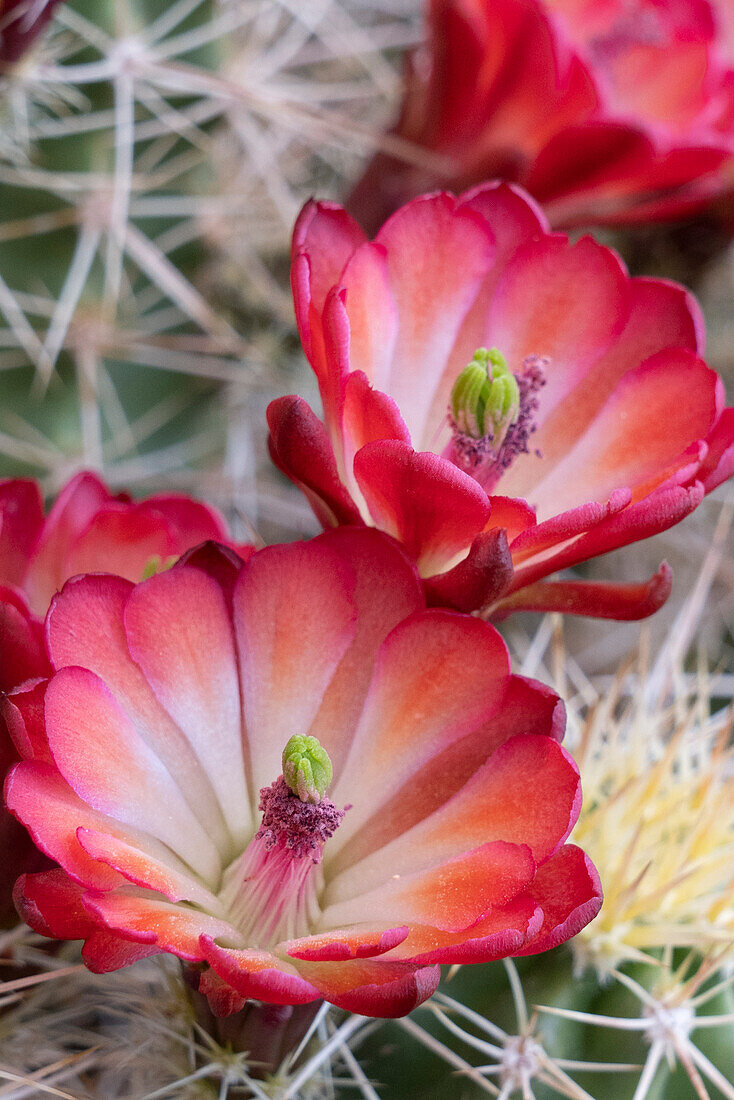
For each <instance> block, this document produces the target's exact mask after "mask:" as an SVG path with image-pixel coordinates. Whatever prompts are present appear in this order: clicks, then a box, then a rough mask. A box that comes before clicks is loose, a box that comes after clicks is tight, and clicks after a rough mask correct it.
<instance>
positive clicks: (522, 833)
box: [5, 528, 600, 1016]
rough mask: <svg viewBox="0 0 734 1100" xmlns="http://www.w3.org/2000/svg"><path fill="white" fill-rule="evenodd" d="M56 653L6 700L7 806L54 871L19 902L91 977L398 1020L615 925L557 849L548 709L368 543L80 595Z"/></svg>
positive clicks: (108, 583)
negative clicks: (182, 975) (172, 978)
mask: <svg viewBox="0 0 734 1100" xmlns="http://www.w3.org/2000/svg"><path fill="white" fill-rule="evenodd" d="M46 638H47V645H48V653H49V659H50V661H51V663H52V666H53V674H52V676H51V677H50V679H48V681H47V682H45V683H44V682H42V683H36V684H33V685H25V686H24V687H22V688H19V689H17V690H16V691H14V692H12V693H11V694H10V695H9V696H8V698H7V700H6V704H5V709H6V718H7V721H8V724H9V727H10V729H11V730H12V732H13V735H14V738H15V740H16V744H17V746H18V749H19V751H20V752H21V754H22V755H23V757H24V759H23V761H22V762H21V763H19V764H18V765H17V766H16V767H15V768H14V770H13V771H12V772H11V773H10V775H9V777H8V779H7V782H6V786H5V796H6V800H7V805H8V807H9V808H10V810H11V811H12V813H14V814H15V815H16V816H17V817H18V818H19V819H20V820H21V821H22V822H23V823H24V824H25V826H26V827H27V829H28V830H29V832H30V833H31V835H32V836H33V838H34V840H35V842H36V843H37V844H38V845H39V847H40V848H41V849H42V850H43V851H44V852H45V853H46V854H47V855H48V856H49V857H51V858H52V859H53V860H55V861H57V862H58V864H59V865H60V867H59V868H57V869H54V870H51V871H47V872H42V873H40V874H38V875H26V876H24V877H22V878H21V879H20V881H19V883H18V887H17V891H16V897H17V903H18V906H19V910H20V912H21V913H22V915H23V916H24V917H25V919H26V920H27V921H28V923H29V924H30V925H31V927H32V928H34V929H35V930H36V931H38V932H40V933H42V934H44V935H47V936H56V937H67V938H83V939H84V940H85V945H84V949H83V957H84V959H85V961H86V963H87V965H88V966H89V967H90V968H91V969H92V970H94V971H98V972H100V971H109V970H114V969H116V968H118V967H120V966H124V965H126V964H128V963H131V962H133V961H135V960H136V959H139V958H141V957H143V956H147V955H153V954H156V953H158V952H169V953H172V954H174V955H177V956H178V957H179V958H180V959H181V960H182V961H183V962H184V964H185V968H186V974H187V978H188V980H189V982H193V983H194V984H195V985H196V986H197V988H198V992H199V993H201V994H204V995H205V996H207V997H208V999H209V1002H210V1005H211V1007H212V1009H213V1011H214V1012H215V1013H216V1014H218V1015H227V1014H231V1013H233V1012H235V1011H238V1010H239V1009H240V1008H241V1007H242V1006H243V1004H244V1002H245V1000H247V999H248V998H255V999H257V1000H260V1001H266V1002H273V1003H276V1004H286V1005H296V1004H304V1003H308V1002H311V1001H314V1000H317V999H320V998H325V999H326V1000H328V1001H330V1002H332V1003H333V1004H336V1005H340V1006H342V1007H344V1008H347V1009H352V1010H355V1011H357V1012H362V1013H366V1014H370V1015H374V1016H396V1015H400V1014H403V1013H406V1012H409V1011H410V1010H411V1009H412V1008H414V1007H415V1006H416V1005H417V1004H419V1003H420V1002H421V1001H423V1000H424V999H425V998H426V997H427V996H429V995H430V994H431V992H432V991H433V990H434V988H435V986H436V983H437V982H438V979H439V969H440V968H439V964H440V963H443V962H447V963H459V962H463V963H468V962H480V961H483V960H486V959H495V958H498V957H502V956H506V955H511V954H531V953H535V952H538V951H542V950H545V949H546V948H549V947H551V946H553V945H555V944H557V943H560V942H562V941H564V940H566V939H567V938H568V937H569V936H572V935H573V934H574V933H575V932H577V931H578V930H579V929H580V928H581V927H583V926H584V925H585V924H586V923H587V922H588V921H589V920H590V919H591V918H592V917H593V916H594V915H595V914H596V913H597V911H598V909H599V906H600V888H599V882H598V878H597V875H596V872H595V870H594V868H593V867H592V865H591V864H590V862H589V860H588V859H587V858H586V856H585V855H584V853H583V852H582V851H581V850H580V849H578V848H577V847H575V846H573V845H570V844H567V843H565V842H566V839H567V837H568V835H569V832H570V830H571V828H572V826H573V824H574V822H575V820H576V818H577V816H578V812H579V806H580V788H579V778H578V771H577V768H576V766H575V764H574V763H573V761H572V760H571V758H570V757H569V756H568V754H567V753H566V752H565V750H564V749H563V748H562V747H561V745H560V743H559V740H560V737H561V736H562V732H563V725H564V718H563V708H562V705H561V704H560V701H559V700H558V698H557V697H556V696H555V695H554V694H553V693H552V692H551V691H550V690H549V689H547V688H545V687H543V686H542V685H540V684H538V683H536V682H534V681H529V680H526V679H524V678H522V677H519V676H513V675H511V674H510V671H509V663H508V655H507V651H506V649H505V646H504V644H503V642H502V640H501V638H500V637H499V635H498V634H497V633H496V631H495V630H494V628H493V627H491V626H489V625H488V624H487V623H485V622H483V621H481V620H480V619H476V618H472V617H470V616H465V615H462V614H459V613H457V612H453V611H449V610H445V609H428V610H427V609H426V607H425V600H424V594H423V586H422V584H421V583H420V580H419V578H418V576H417V574H416V572H415V569H414V567H413V565H412V563H411V562H410V561H409V559H408V558H407V556H406V555H405V554H404V553H403V551H402V550H401V549H400V547H399V546H398V545H397V544H396V543H395V542H394V540H392V539H389V538H387V537H386V536H384V535H383V534H381V533H380V532H377V531H371V530H366V529H364V528H358V529H343V530H339V531H334V532H329V533H327V534H325V535H322V536H320V537H319V538H317V539H315V540H313V541H311V542H308V543H296V544H293V545H290V546H276V547H271V548H268V549H265V550H262V551H260V552H258V553H256V554H255V555H254V556H252V557H251V558H250V560H249V561H248V562H247V563H246V564H242V563H241V562H239V561H238V560H237V559H236V558H235V556H234V555H233V554H232V553H231V551H228V550H223V549H221V548H217V547H215V546H212V545H208V546H206V547H204V548H201V549H199V550H197V551H194V552H193V553H191V554H189V555H186V556H185V557H184V558H183V559H182V560H181V562H180V563H179V564H177V565H175V566H174V567H173V568H172V569H170V570H168V571H166V572H162V573H159V574H157V575H155V576H153V577H151V578H150V579H148V580H146V581H143V582H141V583H139V584H137V585H135V584H132V583H131V582H129V581H126V580H124V579H122V578H120V577H114V576H108V575H91V576H84V577H78V578H75V579H74V580H72V581H70V582H69V583H68V584H67V585H66V586H65V587H64V589H63V591H62V592H61V594H60V595H58V596H57V597H56V598H55V599H54V601H53V604H52V606H51V609H50V611H49V614H48V617H47V621H46Z"/></svg>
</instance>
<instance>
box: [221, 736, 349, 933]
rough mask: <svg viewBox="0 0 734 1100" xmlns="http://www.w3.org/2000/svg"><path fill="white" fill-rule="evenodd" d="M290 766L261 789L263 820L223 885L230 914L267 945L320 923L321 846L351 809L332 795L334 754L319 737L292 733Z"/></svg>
mask: <svg viewBox="0 0 734 1100" xmlns="http://www.w3.org/2000/svg"><path fill="white" fill-rule="evenodd" d="M283 773H284V774H283V775H281V776H279V777H278V779H276V780H275V782H274V783H272V784H271V785H270V786H269V787H263V788H262V789H261V791H260V805H259V808H260V810H261V811H262V814H263V816H262V822H261V824H260V828H259V829H258V831H257V832H256V833H255V836H254V837H253V839H252V840H251V841H250V843H249V845H248V846H247V848H246V850H245V851H244V852H243V854H242V855H241V856H240V857H239V859H237V860H236V861H235V862H234V863H233V864H232V865H231V866H230V867H229V868H228V869H227V872H226V874H225V880H224V885H223V888H222V891H221V893H220V897H221V899H222V901H223V903H224V904H225V906H226V907H227V910H228V914H229V919H230V920H231V921H232V923H233V924H234V925H235V926H236V927H237V928H239V929H240V931H241V932H242V934H243V936H244V937H245V939H246V941H247V942H248V943H250V944H252V945H253V946H257V947H260V948H262V949H269V948H272V947H273V946H274V945H275V944H276V943H280V942H282V941H283V940H290V939H297V938H298V937H300V936H305V935H308V934H309V932H310V931H311V930H312V929H313V928H314V927H315V924H316V921H317V918H318V916H319V912H320V909H319V903H318V898H319V894H320V892H321V888H322V886H323V875H322V872H321V868H320V866H319V865H320V863H321V854H322V851H323V848H324V845H325V844H326V841H327V840H328V839H329V837H331V836H333V835H334V833H335V832H336V830H337V829H338V827H339V824H340V822H341V820H342V818H343V817H344V813H345V811H344V810H340V809H339V808H338V807H337V806H336V805H335V804H334V803H333V802H332V801H331V799H330V798H327V797H326V794H325V791H326V786H327V784H328V783H329V782H330V781H331V762H330V760H329V757H328V755H327V754H326V752H325V750H324V749H322V747H321V745H320V744H319V743H318V741H317V740H316V738H311V737H309V738H291V740H290V741H289V742H288V745H286V749H285V751H284V753H283ZM289 779H290V782H289Z"/></svg>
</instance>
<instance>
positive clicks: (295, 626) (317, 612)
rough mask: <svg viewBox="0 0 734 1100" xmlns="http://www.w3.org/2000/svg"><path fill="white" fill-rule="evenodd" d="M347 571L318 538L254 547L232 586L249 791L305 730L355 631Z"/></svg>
mask: <svg viewBox="0 0 734 1100" xmlns="http://www.w3.org/2000/svg"><path fill="white" fill-rule="evenodd" d="M353 590H354V576H353V574H352V573H351V570H350V569H349V567H348V565H347V564H346V563H345V561H344V559H343V558H342V557H341V556H339V555H337V554H336V553H334V551H333V550H331V549H330V548H329V547H328V546H327V545H324V544H323V543H294V544H292V545H290V546H274V547H269V548H267V549H266V550H261V551H260V552H259V553H258V554H255V556H254V557H253V558H252V559H251V560H250V562H249V563H248V564H247V565H246V566H245V568H244V569H243V571H242V573H241V575H240V579H239V582H238V584H237V587H236V589H235V594H234V616H235V629H236V634H237V644H238V647H239V658H240V679H241V686H242V698H243V706H244V715H245V723H246V727H247V731H248V751H249V756H250V761H249V766H250V768H251V775H252V779H251V782H252V786H253V793H255V792H257V791H258V790H260V788H261V787H264V786H267V785H269V784H270V783H272V782H273V780H274V779H276V778H277V777H278V775H279V774H280V769H281V754H282V751H283V748H284V747H285V744H286V742H287V741H288V739H289V738H290V737H292V736H293V735H294V734H306V733H308V731H309V727H310V726H311V723H312V722H313V721H314V719H315V717H316V715H317V714H318V712H319V708H320V707H321V705H322V702H323V699H324V694H325V692H326V690H327V688H328V686H329V684H330V682H331V680H332V679H333V677H334V675H335V673H336V670H337V668H338V666H339V663H340V662H341V660H342V658H343V657H344V655H345V653H346V652H347V650H348V648H349V646H350V644H351V643H352V641H353V639H354V636H355V632H356V612H355V606H354V602H353Z"/></svg>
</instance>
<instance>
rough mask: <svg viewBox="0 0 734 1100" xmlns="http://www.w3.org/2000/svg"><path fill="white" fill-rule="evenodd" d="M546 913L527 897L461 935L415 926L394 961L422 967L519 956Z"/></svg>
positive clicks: (508, 905) (496, 912) (493, 914)
mask: <svg viewBox="0 0 734 1100" xmlns="http://www.w3.org/2000/svg"><path fill="white" fill-rule="evenodd" d="M542 920H543V910H542V909H541V908H540V907H539V906H538V905H536V904H535V902H534V901H533V900H532V898H529V897H527V896H526V895H523V896H521V897H516V898H513V899H512V901H509V902H508V903H507V904H506V905H502V906H498V907H497V908H495V909H491V910H490V911H489V913H487V915H486V916H485V917H483V918H482V920H480V921H478V922H477V923H476V924H475V925H473V926H472V927H471V928H469V929H466V928H464V929H462V930H461V931H460V932H446V931H445V930H443V929H441V928H435V927H431V926H430V925H421V924H414V925H412V926H411V929H410V934H409V935H408V937H407V939H406V940H404V942H403V943H401V944H400V945H399V946H398V947H397V948H396V949H395V951H394V952H393V958H406V959H412V960H413V962H417V963H422V964H423V965H425V964H426V963H452V964H453V963H482V962H492V961H493V960H494V959H504V958H507V956H508V955H516V954H517V953H518V951H519V950H520V949H521V947H522V946H523V945H524V944H525V942H526V940H527V939H528V938H530V937H533V938H534V937H535V936H536V935H537V933H538V930H539V928H540V926H541V923H542Z"/></svg>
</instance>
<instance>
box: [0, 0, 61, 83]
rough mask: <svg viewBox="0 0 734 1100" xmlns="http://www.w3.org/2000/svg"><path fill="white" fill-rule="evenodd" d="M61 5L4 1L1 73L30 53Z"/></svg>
mask: <svg viewBox="0 0 734 1100" xmlns="http://www.w3.org/2000/svg"><path fill="white" fill-rule="evenodd" d="M58 3H59V0H0V71H2V69H3V68H4V67H5V66H7V65H11V64H13V63H14V62H16V61H17V60H18V58H19V57H22V55H23V54H24V53H25V52H26V50H27V49H29V47H30V46H31V45H32V43H33V42H34V40H35V39H36V38H37V37H38V35H39V34H40V33H41V31H42V30H43V29H44V27H45V26H46V24H47V23H48V21H49V20H50V18H51V16H52V15H53V12H54V8H55V7H56V5H57V4H58Z"/></svg>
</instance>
